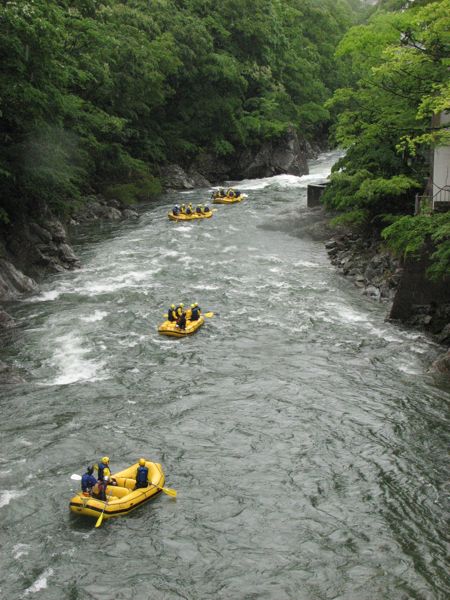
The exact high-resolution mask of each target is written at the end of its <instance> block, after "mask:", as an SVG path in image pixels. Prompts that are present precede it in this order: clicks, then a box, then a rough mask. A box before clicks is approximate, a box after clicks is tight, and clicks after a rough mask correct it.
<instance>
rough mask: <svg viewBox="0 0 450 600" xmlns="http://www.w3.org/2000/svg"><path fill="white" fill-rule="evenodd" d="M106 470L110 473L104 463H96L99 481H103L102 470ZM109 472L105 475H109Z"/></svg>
mask: <svg viewBox="0 0 450 600" xmlns="http://www.w3.org/2000/svg"><path fill="white" fill-rule="evenodd" d="M105 469H108V471H110V469H109V467H108V465H105V464H104V463H98V478H99V480H100V481H103V477H104V476H105V475H104V470H105ZM110 474H111V471H110V472H109V473H107V475H110Z"/></svg>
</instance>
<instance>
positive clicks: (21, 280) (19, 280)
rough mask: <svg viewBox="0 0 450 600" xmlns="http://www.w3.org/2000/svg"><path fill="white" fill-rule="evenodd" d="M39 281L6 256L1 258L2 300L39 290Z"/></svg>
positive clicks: (12, 298)
mask: <svg viewBox="0 0 450 600" xmlns="http://www.w3.org/2000/svg"><path fill="white" fill-rule="evenodd" d="M38 289H39V288H38V285H37V283H36V282H35V281H34V280H33V279H31V278H30V277H27V276H26V275H24V274H23V273H22V272H21V271H19V270H18V269H16V267H15V266H14V265H13V264H12V263H10V262H9V261H8V260H6V259H5V258H0V300H2V301H5V300H14V299H16V298H18V297H19V296H21V295H23V294H30V293H32V292H36V291H37V290H38Z"/></svg>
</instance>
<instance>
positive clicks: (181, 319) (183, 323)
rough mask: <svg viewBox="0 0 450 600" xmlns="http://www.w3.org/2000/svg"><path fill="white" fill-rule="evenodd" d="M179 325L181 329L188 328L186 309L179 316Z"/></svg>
mask: <svg viewBox="0 0 450 600" xmlns="http://www.w3.org/2000/svg"><path fill="white" fill-rule="evenodd" d="M177 327H179V328H180V329H186V313H185V312H184V310H183V312H182V313H181V315H180V316H179V317H178V321H177Z"/></svg>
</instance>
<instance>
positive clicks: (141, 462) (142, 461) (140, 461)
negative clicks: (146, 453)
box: [139, 458, 145, 467]
mask: <svg viewBox="0 0 450 600" xmlns="http://www.w3.org/2000/svg"><path fill="white" fill-rule="evenodd" d="M139 464H140V465H141V467H145V458H140V459H139Z"/></svg>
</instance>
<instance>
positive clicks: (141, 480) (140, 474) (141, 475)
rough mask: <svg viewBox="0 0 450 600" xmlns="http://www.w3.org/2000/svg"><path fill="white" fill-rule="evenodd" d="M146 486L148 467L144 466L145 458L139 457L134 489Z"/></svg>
mask: <svg viewBox="0 0 450 600" xmlns="http://www.w3.org/2000/svg"><path fill="white" fill-rule="evenodd" d="M146 487H148V467H146V466H145V458H140V459H139V466H138V468H137V471H136V489H138V488H146Z"/></svg>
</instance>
